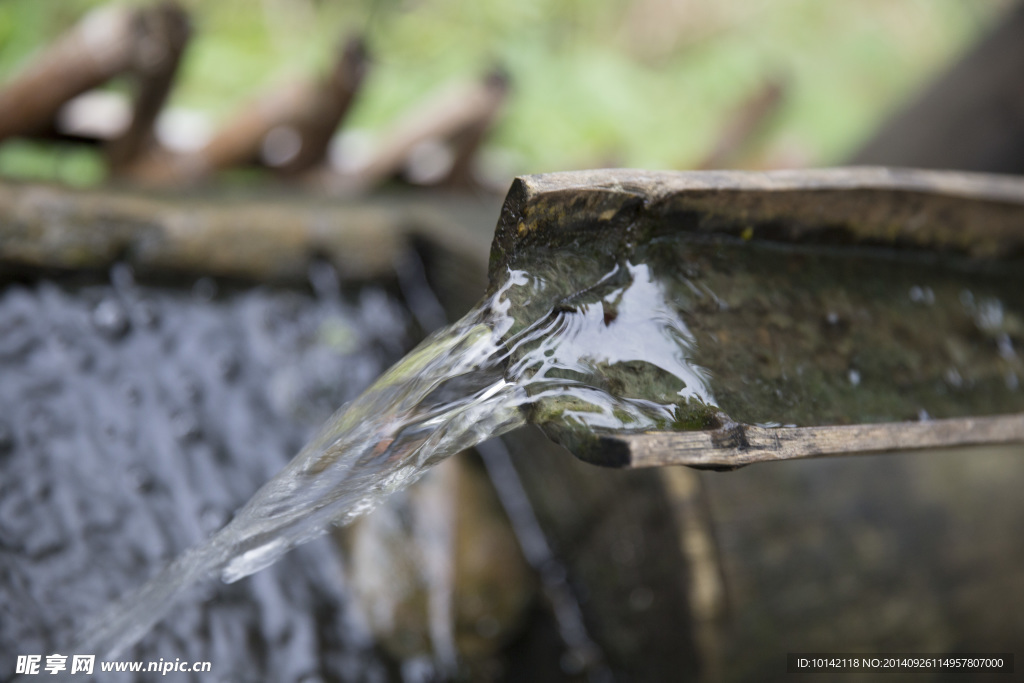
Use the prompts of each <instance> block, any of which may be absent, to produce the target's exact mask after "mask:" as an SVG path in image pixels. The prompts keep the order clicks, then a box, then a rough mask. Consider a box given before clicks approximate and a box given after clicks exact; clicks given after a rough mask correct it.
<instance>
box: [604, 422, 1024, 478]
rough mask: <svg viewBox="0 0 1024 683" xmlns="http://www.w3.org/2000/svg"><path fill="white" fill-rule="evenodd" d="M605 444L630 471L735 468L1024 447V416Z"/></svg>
mask: <svg viewBox="0 0 1024 683" xmlns="http://www.w3.org/2000/svg"><path fill="white" fill-rule="evenodd" d="M600 442H601V443H602V447H603V448H607V449H609V451H612V452H614V451H616V450H618V451H619V452H623V451H622V449H623V448H625V449H626V451H627V452H624V454H626V455H627V457H628V461H627V462H626V463H625V464H626V465H627V466H629V467H656V466H660V465H691V466H695V467H709V468H715V467H719V468H730V467H738V466H741V465H749V464H751V463H755V462H770V461H773V460H796V459H800V458H814V457H822V456H830V455H871V454H876V453H888V452H895V451H912V450H924V449H942V448H956V447H964V446H986V445H991V446H995V445H1004V444H1013V443H1024V415H1005V416H999V417H970V418H954V419H948V420H929V421H925V422H889V423H883V424H857V425H838V426H825V427H775V428H771V427H757V426H753V425H741V424H732V425H728V426H725V427H721V428H719V429H715V430H710V431H696V432H648V433H645V434H622V435H616V436H609V437H603V438H602V439H600Z"/></svg>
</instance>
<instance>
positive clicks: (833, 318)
mask: <svg viewBox="0 0 1024 683" xmlns="http://www.w3.org/2000/svg"><path fill="white" fill-rule="evenodd" d="M825 320H826V321H827V322H828V324H829V325H838V324H839V314H838V313H836V312H835V311H829V313H828V315H826V316H825Z"/></svg>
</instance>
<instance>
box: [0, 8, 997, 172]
mask: <svg viewBox="0 0 1024 683" xmlns="http://www.w3.org/2000/svg"><path fill="white" fill-rule="evenodd" d="M99 4H103V3H102V2H101V1H100V0H62V1H61V2H54V1H52V0H4V2H2V3H0V79H3V78H6V77H8V76H9V75H10V74H11V73H12V72H13V71H14V70H16V69H17V68H18V66H19V65H20V64H21V63H22V62H24V60H25V59H27V58H28V57H29V56H30V55H31V53H32V52H33V51H35V50H37V49H39V48H41V47H42V46H44V45H45V44H46V43H47V41H50V40H52V39H53V38H54V37H55V36H57V35H59V34H60V32H61V31H63V30H65V29H66V28H67V27H68V26H70V25H71V24H73V23H74V22H75V21H76V20H77V19H78V18H79V17H80V16H81V15H82V14H83V13H84V12H85V11H87V10H88V9H90V8H91V7H94V6H97V5H99ZM182 4H183V5H184V6H186V7H187V8H188V9H189V10H190V11H191V13H192V16H193V18H194V23H195V38H194V40H193V42H192V44H191V46H190V48H189V50H188V53H187V56H186V61H185V63H184V66H183V73H182V74H181V77H180V79H179V83H178V86H177V88H176V89H175V92H174V94H173V97H172V102H171V104H172V105H177V106H183V107H189V108H194V109H199V110H202V111H205V112H208V113H209V114H210V115H211V116H212V117H213V118H214V120H222V119H223V118H224V117H225V116H227V115H228V114H229V113H230V112H231V111H232V110H233V109H234V108H236V107H238V106H240V105H242V104H244V102H245V101H246V100H247V99H248V98H250V97H252V96H253V95H255V94H257V93H258V92H260V91H261V90H264V89H266V88H267V87H269V86H271V85H273V84H274V83H277V82H281V81H283V80H286V79H289V78H292V77H294V76H296V75H303V74H310V73H317V72H319V71H320V70H322V69H324V68H325V67H326V65H327V63H328V62H329V60H330V59H331V56H332V55H333V52H334V48H335V46H336V45H337V44H338V41H339V40H340V39H341V38H342V37H343V36H345V35H347V34H350V33H358V32H365V33H366V35H367V36H368V39H369V43H370V48H371V50H372V54H373V56H374V65H373V67H372V71H371V73H370V76H369V78H368V80H367V83H366V86H365V89H364V92H363V93H362V95H361V97H360V99H359V101H358V103H357V106H356V108H355V110H354V111H353V112H352V115H351V116H350V117H349V119H348V122H347V126H348V127H350V128H365V129H369V130H381V129H383V128H385V127H386V126H387V124H388V123H389V122H390V121H392V120H393V119H394V117H396V116H397V115H399V114H400V113H401V112H402V111H403V110H404V109H406V108H407V107H409V106H410V105H412V104H413V103H415V102H416V101H417V100H418V99H420V98H422V97H424V96H425V95H427V94H428V93H429V92H430V91H431V90H432V89H434V88H436V87H438V86H439V85H441V84H443V83H445V82H446V81H449V80H451V79H453V78H457V77H462V78H466V77H472V76H475V75H477V74H480V73H482V72H483V71H484V70H485V69H487V68H488V67H490V66H492V65H494V64H501V65H503V66H504V67H505V68H506V69H507V70H508V71H509V72H510V74H511V75H512V78H513V87H514V90H513V93H512V96H511V98H510V100H509V103H508V106H507V109H506V111H505V114H504V116H503V118H502V121H501V123H500V125H499V127H498V128H497V130H496V131H495V132H494V135H493V136H492V137H491V140H490V144H491V145H492V146H493V147H497V148H500V149H502V150H504V151H505V152H506V154H505V156H506V157H510V158H511V159H512V160H513V164H512V165H513V168H511V169H510V170H512V171H515V172H541V171H551V170H559V169H569V168H581V167H593V166H609V165H623V166H640V167H649V168H687V167H692V166H693V164H695V163H697V162H698V161H699V160H700V159H701V158H702V157H703V156H704V155H705V154H706V153H707V152H708V151H709V149H710V148H711V146H712V145H713V143H714V141H715V140H716V138H717V137H718V135H719V132H720V130H721V128H722V125H723V121H724V119H725V118H726V117H727V116H728V114H729V112H731V111H733V110H734V109H735V108H736V107H737V106H738V104H739V103H741V102H743V101H744V100H745V99H746V98H748V97H750V96H751V94H752V93H754V92H755V91H756V90H757V89H758V88H759V87H760V86H761V85H763V84H764V83H765V82H766V81H767V80H768V79H770V78H773V77H777V76H781V77H783V78H784V79H785V80H786V83H787V84H788V86H789V87H788V90H787V96H786V99H785V102H784V105H783V107H782V110H781V111H780V112H779V115H778V116H777V118H776V120H775V121H774V123H773V126H772V129H771V132H770V135H768V136H766V139H765V140H764V141H763V144H762V150H761V152H760V159H759V160H758V161H757V163H761V164H765V165H772V164H775V163H795V164H814V165H818V164H830V163H838V162H841V161H842V159H843V158H844V156H845V155H847V154H848V153H849V152H850V151H851V150H852V149H853V148H855V147H856V145H857V144H858V142H859V141H860V140H862V139H863V137H864V136H865V135H867V134H868V133H869V132H870V131H871V130H872V128H873V127H874V126H875V125H877V123H878V122H879V121H880V120H881V119H882V118H883V117H884V116H885V115H886V114H887V113H888V112H890V111H891V110H892V109H893V108H894V107H896V106H898V105H899V104H900V102H901V101H903V100H904V99H906V98H907V97H909V96H910V95H911V94H912V93H913V92H914V91H915V90H916V89H917V88H918V87H919V86H920V85H921V84H922V83H923V82H925V81H926V80H927V79H928V78H929V77H930V76H931V75H933V74H934V73H935V72H937V71H938V70H940V69H942V68H943V66H945V65H947V64H948V63H949V62H950V61H951V60H952V59H954V58H955V57H956V56H957V55H958V54H959V53H961V52H962V50H963V49H964V48H965V47H966V46H967V45H968V44H969V43H970V41H971V40H972V39H974V38H975V37H977V35H978V34H979V33H980V32H981V31H982V30H983V29H984V28H985V27H986V26H988V25H989V24H990V23H991V21H993V20H994V19H995V18H996V17H997V16H998V13H999V11H1000V10H1001V9H1002V8H1003V7H1004V6H1006V5H1007V0H970V1H968V0H850V1H846V0H718V1H717V2H716V1H715V0H517V1H516V2H497V1H494V0H348V1H346V2H341V1H329V0H218V1H217V2H209V1H207V2H202V1H201V0H183V1H182ZM34 150H35V151H34ZM38 150H43V152H38ZM55 155H56V156H55ZM83 155H84V156H83ZM36 157H38V158H36ZM87 157H88V153H87V152H86V153H82V152H65V151H54V150H53V149H52V148H50V147H45V146H40V145H28V146H27V147H26V146H25V145H24V144H22V145H20V146H19V145H15V146H13V147H12V146H11V145H7V146H5V149H4V150H3V151H2V152H0V173H4V174H9V175H11V174H13V175H19V176H25V175H42V176H47V175H48V174H49V176H50V177H59V178H62V179H65V180H70V181H72V182H74V181H78V182H91V181H93V180H94V179H96V178H98V177H99V176H101V175H102V174H101V172H99V171H98V170H97V168H98V167H97V165H96V162H95V161H89V160H88V159H87ZM54 169H56V170H54ZM97 173H99V176H98V175H97Z"/></svg>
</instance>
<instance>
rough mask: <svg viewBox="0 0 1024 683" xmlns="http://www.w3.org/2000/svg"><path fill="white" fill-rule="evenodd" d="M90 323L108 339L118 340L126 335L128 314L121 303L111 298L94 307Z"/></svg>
mask: <svg viewBox="0 0 1024 683" xmlns="http://www.w3.org/2000/svg"><path fill="white" fill-rule="evenodd" d="M92 323H93V325H95V326H96V329H97V330H99V331H100V333H101V334H103V336H105V337H107V338H108V339H120V338H121V337H123V336H124V335H125V334H127V333H128V328H129V324H128V314H127V313H125V310H124V307H123V306H122V305H121V302H120V301H118V300H117V299H114V298H112V297H108V298H106V299H103V301H101V302H99V304H97V305H96V308H94V309H93V311H92Z"/></svg>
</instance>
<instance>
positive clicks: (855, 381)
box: [846, 370, 860, 386]
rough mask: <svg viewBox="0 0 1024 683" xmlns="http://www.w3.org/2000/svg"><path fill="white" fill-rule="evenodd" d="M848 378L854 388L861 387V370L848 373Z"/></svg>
mask: <svg viewBox="0 0 1024 683" xmlns="http://www.w3.org/2000/svg"><path fill="white" fill-rule="evenodd" d="M846 376H847V377H848V378H849V379H850V384H852V385H853V386H859V385H860V371H859V370H850V371H849V372H848V373H846Z"/></svg>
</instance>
